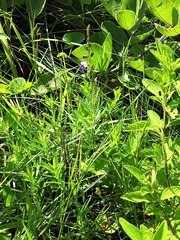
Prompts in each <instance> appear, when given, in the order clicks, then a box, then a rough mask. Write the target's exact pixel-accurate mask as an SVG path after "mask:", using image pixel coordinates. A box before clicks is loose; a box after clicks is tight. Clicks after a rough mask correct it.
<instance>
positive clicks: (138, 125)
mask: <svg viewBox="0 0 180 240" xmlns="http://www.w3.org/2000/svg"><path fill="white" fill-rule="evenodd" d="M154 129H155V127H154V126H152V125H151V124H150V123H149V122H148V121H146V120H142V121H138V122H135V123H132V124H130V125H128V126H126V127H124V131H126V132H132V131H149V130H154Z"/></svg>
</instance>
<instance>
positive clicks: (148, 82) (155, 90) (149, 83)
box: [142, 78, 164, 100]
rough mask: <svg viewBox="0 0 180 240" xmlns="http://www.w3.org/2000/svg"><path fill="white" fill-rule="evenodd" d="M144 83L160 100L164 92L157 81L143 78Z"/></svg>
mask: <svg viewBox="0 0 180 240" xmlns="http://www.w3.org/2000/svg"><path fill="white" fill-rule="evenodd" d="M142 83H143V85H144V86H145V87H146V88H147V90H148V91H150V92H151V93H152V94H154V95H155V96H156V97H157V98H158V99H159V100H161V99H162V97H163V95H164V93H163V90H162V88H161V87H160V86H159V84H158V83H157V82H155V81H153V80H149V79H145V78H144V79H143V80H142Z"/></svg>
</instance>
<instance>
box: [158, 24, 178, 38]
mask: <svg viewBox="0 0 180 240" xmlns="http://www.w3.org/2000/svg"><path fill="white" fill-rule="evenodd" d="M155 26H156V28H157V30H158V32H160V33H161V34H163V35H165V36H168V37H174V36H177V35H179V34H180V22H178V24H177V25H176V26H175V27H172V28H166V27H163V26H161V25H159V24H157V23H156V24H155Z"/></svg>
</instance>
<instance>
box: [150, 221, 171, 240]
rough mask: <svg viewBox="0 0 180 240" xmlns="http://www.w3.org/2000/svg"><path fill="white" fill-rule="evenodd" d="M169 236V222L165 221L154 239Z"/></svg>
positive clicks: (158, 239) (162, 239) (164, 239)
mask: <svg viewBox="0 0 180 240" xmlns="http://www.w3.org/2000/svg"><path fill="white" fill-rule="evenodd" d="M167 239H169V238H168V226H167V222H166V221H163V222H162V223H161V225H160V226H159V228H158V229H157V231H156V233H155V234H154V237H153V240H167Z"/></svg>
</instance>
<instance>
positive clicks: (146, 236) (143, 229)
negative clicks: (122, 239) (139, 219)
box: [140, 224, 153, 240]
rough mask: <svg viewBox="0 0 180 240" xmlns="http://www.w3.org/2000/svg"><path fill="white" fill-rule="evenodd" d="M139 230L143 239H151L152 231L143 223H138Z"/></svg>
mask: <svg viewBox="0 0 180 240" xmlns="http://www.w3.org/2000/svg"><path fill="white" fill-rule="evenodd" d="M140 231H141V233H142V237H143V240H152V238H153V233H152V232H151V231H150V230H149V229H148V228H147V227H146V226H144V225H142V224H141V225H140Z"/></svg>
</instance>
